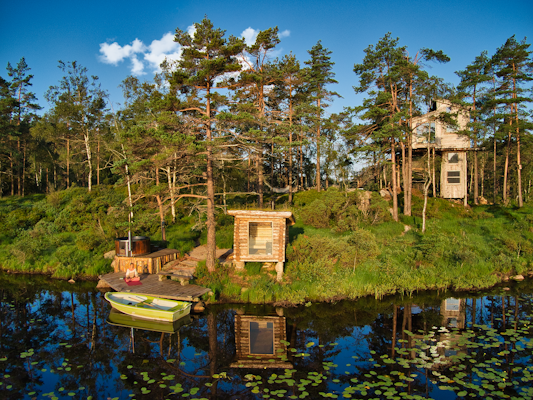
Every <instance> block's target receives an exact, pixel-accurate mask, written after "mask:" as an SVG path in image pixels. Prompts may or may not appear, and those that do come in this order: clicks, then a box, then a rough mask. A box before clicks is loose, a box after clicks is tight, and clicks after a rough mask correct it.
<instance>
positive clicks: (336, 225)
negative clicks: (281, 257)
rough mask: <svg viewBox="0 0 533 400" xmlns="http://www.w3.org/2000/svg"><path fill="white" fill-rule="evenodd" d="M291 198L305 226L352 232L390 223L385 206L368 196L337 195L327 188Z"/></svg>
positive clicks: (334, 190) (337, 192)
mask: <svg viewBox="0 0 533 400" xmlns="http://www.w3.org/2000/svg"><path fill="white" fill-rule="evenodd" d="M303 193H304V194H303V195H302V196H301V197H300V193H298V194H297V195H296V196H295V204H301V205H302V208H301V211H300V213H299V214H298V216H299V217H300V218H301V219H302V221H303V223H304V224H306V225H310V226H313V227H315V228H332V229H333V230H335V231H337V232H346V231H350V230H354V229H356V228H357V227H358V226H360V225H362V224H376V223H380V222H384V221H389V220H391V217H390V214H389V212H388V203H387V202H386V201H384V200H383V199H382V198H381V196H379V195H378V194H371V195H370V196H369V197H367V193H368V192H361V191H355V192H350V193H346V192H340V191H339V190H338V189H336V188H329V189H328V190H327V191H324V192H320V193H319V192H317V191H315V190H310V191H307V192H303Z"/></svg>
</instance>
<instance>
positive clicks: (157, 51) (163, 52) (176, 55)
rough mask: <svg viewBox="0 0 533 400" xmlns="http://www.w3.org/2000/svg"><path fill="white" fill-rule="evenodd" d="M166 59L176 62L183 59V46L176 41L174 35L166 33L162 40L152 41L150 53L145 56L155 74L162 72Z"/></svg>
mask: <svg viewBox="0 0 533 400" xmlns="http://www.w3.org/2000/svg"><path fill="white" fill-rule="evenodd" d="M165 58H169V59H170V60H174V61H175V60H179V59H180V58H181V46H180V45H179V43H177V42H175V41H174V35H173V34H172V33H170V32H168V33H165V34H164V35H163V37H162V38H161V40H154V41H152V43H151V44H150V46H148V53H145V55H144V59H145V60H146V61H148V63H149V64H150V65H151V67H152V68H153V69H154V71H155V72H160V71H161V68H160V65H161V63H162V62H163V60H164V59H165Z"/></svg>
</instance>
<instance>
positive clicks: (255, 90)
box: [226, 27, 280, 208]
mask: <svg viewBox="0 0 533 400" xmlns="http://www.w3.org/2000/svg"><path fill="white" fill-rule="evenodd" d="M279 42H280V40H279V37H278V28H277V27H275V28H269V29H266V30H264V31H261V32H259V33H258V34H257V38H256V40H255V43H254V44H252V45H249V46H246V48H244V49H243V50H244V51H243V53H242V54H241V57H240V59H241V62H242V64H243V69H242V71H241V73H240V74H239V76H238V78H237V79H236V80H231V79H230V80H228V82H226V84H228V85H230V86H232V87H233V88H234V89H235V92H234V104H235V106H234V107H232V111H233V113H234V118H235V121H237V120H238V124H237V125H238V126H237V127H236V128H237V130H238V131H239V132H240V141H241V142H242V143H246V144H248V145H249V146H251V147H252V148H253V149H254V152H255V154H256V159H255V163H256V168H257V183H258V185H257V186H258V188H257V192H258V207H259V208H262V207H263V191H264V169H263V160H264V152H265V149H264V148H265V147H266V146H267V143H269V142H270V143H269V144H270V148H271V153H273V151H272V150H273V147H274V143H273V120H274V119H275V116H274V115H273V114H272V113H271V107H269V105H268V99H269V97H271V94H270V92H271V90H270V89H271V85H273V84H274V83H275V82H276V79H277V75H276V71H275V68H274V66H273V64H272V63H271V62H269V60H268V57H269V55H270V52H271V50H272V49H274V47H275V46H276V45H277V44H278V43H279ZM271 159H272V161H273V160H274V157H273V154H272V157H271ZM272 164H273V163H271V172H272V174H273V172H274V166H273V165H272ZM270 184H271V185H274V182H272V177H271V182H270Z"/></svg>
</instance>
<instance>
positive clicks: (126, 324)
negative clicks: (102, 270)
mask: <svg viewBox="0 0 533 400" xmlns="http://www.w3.org/2000/svg"><path fill="white" fill-rule="evenodd" d="M107 323H108V324H110V325H114V326H120V327H123V328H135V329H142V330H144V331H152V332H161V333H171V334H172V333H174V332H176V331H177V330H178V329H180V328H181V327H182V326H185V325H188V324H190V323H191V316H190V315H185V316H184V317H182V318H180V319H178V320H177V321H174V322H166V321H154V320H153V319H146V318H141V317H134V316H132V315H128V314H124V313H121V312H120V311H118V310H117V309H115V308H112V309H111V311H110V312H109V316H108V317H107Z"/></svg>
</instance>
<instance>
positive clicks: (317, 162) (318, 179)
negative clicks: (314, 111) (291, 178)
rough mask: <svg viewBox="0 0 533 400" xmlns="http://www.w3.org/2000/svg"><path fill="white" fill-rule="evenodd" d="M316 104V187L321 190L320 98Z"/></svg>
mask: <svg viewBox="0 0 533 400" xmlns="http://www.w3.org/2000/svg"><path fill="white" fill-rule="evenodd" d="M316 105H317V107H318V115H317V117H318V126H317V129H316V189H317V190H318V191H319V192H320V187H321V182H320V98H318V99H317V101H316Z"/></svg>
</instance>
